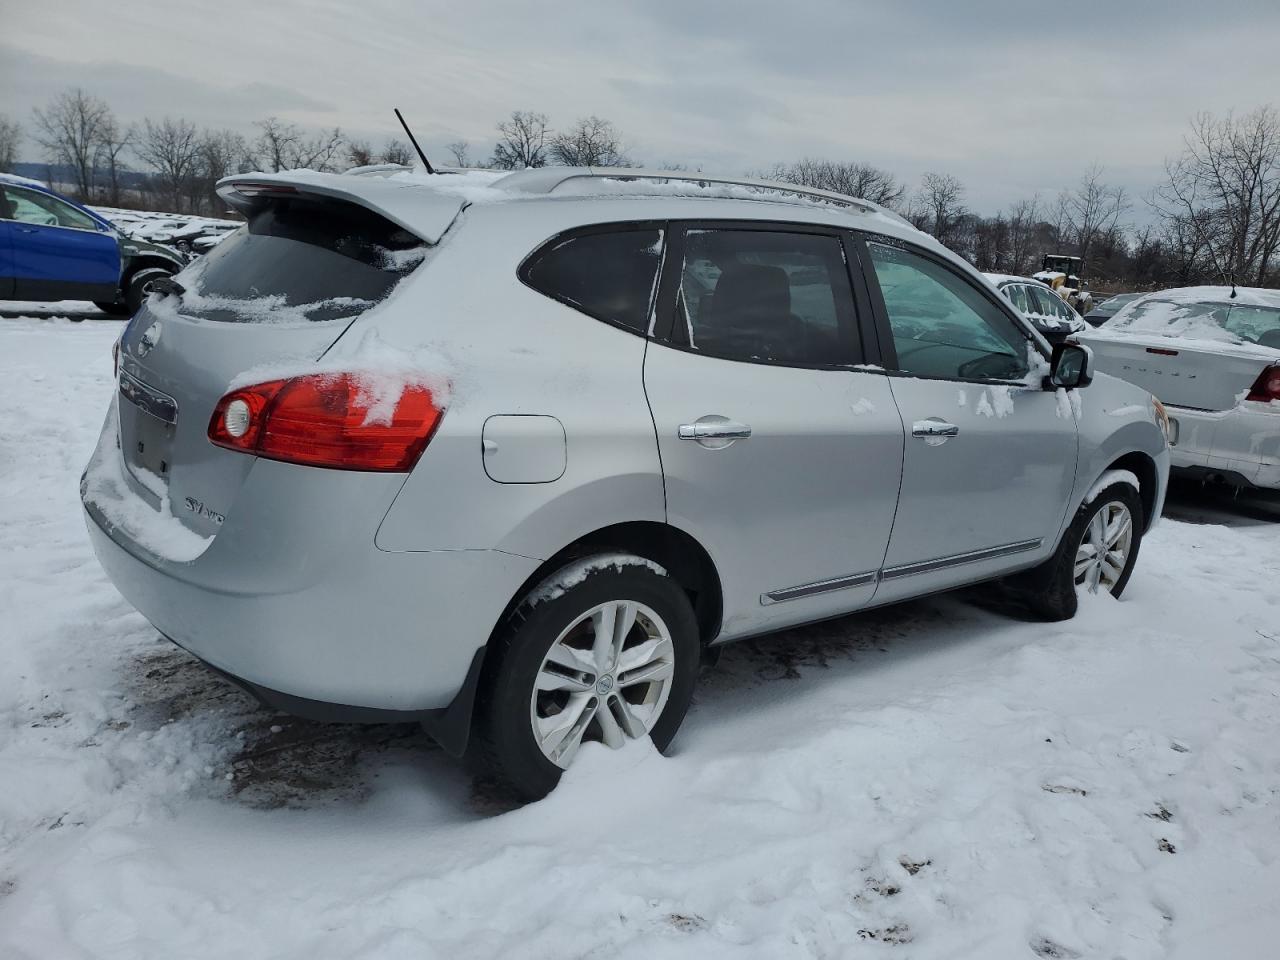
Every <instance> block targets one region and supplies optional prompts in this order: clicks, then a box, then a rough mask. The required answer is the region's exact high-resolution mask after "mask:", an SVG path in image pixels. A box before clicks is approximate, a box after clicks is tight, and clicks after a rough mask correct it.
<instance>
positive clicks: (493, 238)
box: [335, 203, 665, 559]
mask: <svg viewBox="0 0 1280 960" xmlns="http://www.w3.org/2000/svg"><path fill="white" fill-rule="evenodd" d="M575 206H576V205H574V204H565V205H564V206H563V207H560V206H558V205H551V204H545V203H544V204H539V205H538V208H537V209H536V210H531V209H530V208H528V207H525V206H523V205H521V204H503V205H494V206H489V207H485V206H477V207H473V208H470V209H469V210H467V211H466V212H464V213H463V214H462V216H461V217H460V219H459V221H458V223H456V224H455V226H454V229H453V231H452V232H451V233H450V235H449V236H448V237H446V238H445V240H444V242H443V243H442V244H441V245H440V247H439V248H438V249H436V250H435V251H434V252H433V253H432V254H431V256H430V259H429V261H428V262H427V263H426V264H425V265H424V267H423V268H422V269H420V270H419V271H418V273H417V274H415V275H414V277H413V278H412V279H411V280H410V281H409V282H407V283H406V287H405V289H404V290H403V291H402V292H401V293H398V294H397V296H396V298H395V305H394V309H392V305H391V304H390V303H388V305H387V307H388V309H386V310H384V311H379V312H377V314H376V315H375V314H369V315H367V317H366V318H365V319H363V320H361V321H359V322H358V323H357V324H356V325H355V326H354V327H353V329H352V330H351V331H350V332H349V333H348V335H347V337H346V338H344V341H358V340H359V338H360V336H361V335H362V330H361V327H362V326H366V327H367V326H369V325H370V324H372V323H374V322H376V328H377V335H378V337H379V338H380V339H382V340H384V341H387V342H388V343H391V344H394V345H397V346H403V347H406V348H409V349H415V348H426V349H428V350H432V351H435V352H437V353H438V354H439V355H440V357H441V359H442V361H443V364H444V366H445V368H446V369H447V370H448V371H449V378H450V380H451V384H452V398H451V399H450V401H449V406H448V410H447V412H446V414H445V417H444V419H443V421H442V423H441V426H440V428H439V430H438V432H437V433H436V435H435V437H434V438H433V439H432V441H431V444H430V445H429V446H428V448H427V450H426V452H425V453H424V454H423V456H422V459H421V460H420V461H419V463H418V465H417V467H416V468H415V469H414V471H413V472H412V474H410V476H409V478H408V479H407V481H406V482H405V484H404V487H403V488H402V490H401V491H400V494H399V496H398V497H397V498H396V501H395V503H394V504H393V505H392V507H391V510H390V511H389V512H388V514H387V516H386V518H385V519H384V520H383V522H382V525H381V527H380V528H379V530H378V534H377V541H376V542H377V545H378V546H379V547H380V548H381V549H383V550H390V551H418V550H467V549H497V550H502V551H505V552H508V553H514V554H517V555H520V556H525V557H532V558H535V559H546V558H547V557H549V556H551V555H553V554H555V553H556V552H558V551H559V550H560V549H562V548H563V547H564V546H566V545H568V544H569V543H571V542H573V541H574V540H576V539H578V538H579V537H581V536H584V535H585V534H587V533H590V532H592V531H594V530H597V529H599V528H601V527H604V526H608V525H610V524H614V523H619V522H624V521H637V520H643V521H656V522H661V521H663V520H664V519H665V501H664V496H663V483H662V467H661V463H660V461H659V458H658V451H657V442H656V438H655V435H654V427H653V420H652V417H651V415H650V413H649V407H648V403H647V401H646V399H645V394H644V383H643V379H642V372H643V363H644V352H645V348H646V341H645V339H644V338H643V337H641V336H638V335H636V334H633V333H630V332H628V331H625V330H620V329H618V328H616V327H612V326H610V325H608V324H606V323H603V322H601V321H598V320H595V319H593V318H591V317H588V316H586V315H585V314H582V313H580V312H578V311H576V310H574V309H573V308H571V307H567V306H565V305H564V304H561V303H558V302H556V301H554V300H552V299H550V298H549V297H546V296H543V295H542V294H540V293H538V292H536V291H534V290H532V289H530V288H529V287H527V286H525V285H524V284H523V283H522V282H521V281H520V280H519V278H518V277H517V273H516V271H517V268H518V266H519V264H520V263H521V262H522V261H523V260H524V258H525V257H526V256H527V255H528V254H529V253H530V252H531V251H532V250H534V249H535V248H536V247H538V246H539V245H540V244H541V243H542V242H543V241H545V240H547V239H548V238H550V237H551V236H554V235H555V234H558V233H560V232H561V231H562V230H565V229H569V228H570V227H572V226H576V225H578V223H579V222H581V219H582V217H581V214H580V213H575ZM619 219H625V217H619ZM634 219H646V218H645V217H635V218H634ZM343 347H344V343H343V342H340V343H339V344H338V347H337V348H335V351H336V350H338V349H341V348H343ZM504 414H508V415H509V414H535V415H540V416H544V417H554V418H556V419H557V420H558V421H559V422H560V423H561V424H562V425H563V427H564V436H565V444H566V457H565V470H564V473H563V475H562V476H560V477H559V479H556V480H554V481H552V482H546V483H498V482H495V481H494V480H492V479H490V477H489V475H488V474H487V473H486V471H485V467H484V460H483V451H482V445H481V435H482V431H483V429H484V423H485V421H486V420H487V419H488V418H489V417H492V416H495V415H504Z"/></svg>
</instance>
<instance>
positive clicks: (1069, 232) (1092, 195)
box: [1057, 163, 1129, 259]
mask: <svg viewBox="0 0 1280 960" xmlns="http://www.w3.org/2000/svg"><path fill="white" fill-rule="evenodd" d="M1102 172H1103V171H1102V167H1100V166H1099V165H1098V164H1096V163H1095V164H1094V165H1093V166H1091V167H1090V168H1089V169H1088V170H1086V171H1085V173H1084V176H1082V177H1081V178H1080V183H1079V184H1078V185H1077V186H1076V187H1075V189H1073V190H1064V191H1062V193H1061V194H1060V195H1059V197H1058V208H1057V212H1058V229H1059V233H1060V239H1061V240H1062V241H1065V242H1066V243H1069V244H1071V245H1072V246H1074V247H1075V255H1076V256H1078V257H1080V258H1081V259H1087V258H1088V256H1089V252H1090V248H1091V247H1092V246H1093V244H1094V242H1095V241H1096V240H1097V239H1098V238H1099V237H1100V236H1101V235H1102V234H1104V233H1106V232H1108V231H1110V230H1113V229H1114V228H1115V227H1116V225H1117V223H1118V221H1119V220H1120V217H1121V215H1122V214H1123V213H1124V212H1125V211H1126V210H1128V209H1129V199H1128V197H1126V196H1125V192H1124V188H1123V187H1112V186H1108V185H1107V184H1106V183H1103V181H1102Z"/></svg>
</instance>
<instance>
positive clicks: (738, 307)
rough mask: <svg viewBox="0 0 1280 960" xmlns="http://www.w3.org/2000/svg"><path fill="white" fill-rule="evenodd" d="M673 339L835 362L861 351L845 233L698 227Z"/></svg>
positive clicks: (721, 353) (734, 351)
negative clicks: (842, 239) (842, 243)
mask: <svg viewBox="0 0 1280 960" xmlns="http://www.w3.org/2000/svg"><path fill="white" fill-rule="evenodd" d="M676 309H677V313H676V324H675V329H674V330H673V340H675V342H676V343H677V344H680V345H681V346H687V347H690V348H692V349H694V350H697V351H699V352H701V353H706V354H709V355H711V356H714V357H723V358H724V359H726V360H749V361H757V362H773V363H788V364H802V365H804V366H835V365H840V364H844V363H850V362H853V360H855V359H856V356H857V354H856V347H855V344H856V342H857V340H856V331H855V330H854V324H855V317H854V312H853V292H852V289H851V288H850V286H849V275H848V270H847V269H846V267H845V263H844V253H843V250H842V249H841V246H840V240H839V239H838V238H837V237H834V236H827V235H821V234H807V233H788V232H782V231H777V232H775V231H771V230H769V231H767V230H737V229H717V230H698V229H693V230H689V231H687V232H686V233H685V240H684V262H683V264H682V265H681V273H680V290H679V294H678V297H677V304H676Z"/></svg>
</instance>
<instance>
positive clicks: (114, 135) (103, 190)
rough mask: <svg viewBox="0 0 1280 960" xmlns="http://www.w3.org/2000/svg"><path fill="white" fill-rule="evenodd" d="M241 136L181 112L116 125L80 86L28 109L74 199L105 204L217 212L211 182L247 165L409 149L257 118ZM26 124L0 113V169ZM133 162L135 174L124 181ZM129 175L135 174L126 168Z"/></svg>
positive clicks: (314, 165) (354, 158)
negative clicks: (140, 172)
mask: <svg viewBox="0 0 1280 960" xmlns="http://www.w3.org/2000/svg"><path fill="white" fill-rule="evenodd" d="M254 126H255V128H256V130H257V133H256V134H255V135H254V136H251V137H246V136H244V135H243V134H241V133H238V132H236V131H234V130H227V129H213V128H207V127H206V128H199V127H197V126H196V125H195V124H193V123H191V122H190V121H188V120H185V119H183V118H181V117H177V118H174V117H163V118H161V119H159V120H153V119H151V118H146V119H144V120H143V121H142V123H141V124H133V125H124V124H122V123H121V122H120V121H119V120H118V119H117V118H116V115H115V113H114V112H113V111H112V109H111V107H110V105H109V104H107V103H106V102H105V101H104V100H102V99H101V98H99V97H96V96H94V95H93V94H91V93H88V92H86V91H85V90H82V89H79V88H76V89H70V90H66V91H64V92H62V93H60V94H59V95H58V96H56V97H54V98H53V100H51V101H50V102H49V103H48V104H47V105H46V106H44V107H42V108H41V107H37V108H36V109H34V110H32V111H31V125H30V131H29V134H30V137H31V139H32V140H34V141H35V143H36V144H37V145H38V146H39V147H40V148H41V149H42V151H43V153H44V156H45V158H46V159H47V160H48V161H49V162H50V163H51V164H56V165H57V166H58V167H60V168H61V169H62V170H63V171H65V172H64V173H63V174H62V178H63V179H65V180H66V181H67V182H66V183H64V184H63V186H64V187H66V188H67V189H68V190H69V192H71V193H72V194H73V195H74V196H75V197H76V198H77V199H80V200H85V201H91V202H95V203H102V204H108V205H111V206H121V205H129V206H161V207H163V209H166V210H169V211H171V212H174V213H216V212H218V211H220V210H222V209H223V207H222V205H221V204H219V202H218V199H217V197H216V195H215V194H214V190H213V187H214V184H215V183H217V181H218V180H220V179H221V178H222V177H225V176H227V175H229V174H232V173H239V172H245V171H249V170H270V171H278V170H292V169H298V168H308V169H313V170H345V169H348V168H350V167H353V166H361V165H365V164H369V163H385V162H390V163H407V162H408V160H409V148H408V147H407V146H406V145H405V144H403V143H401V142H400V141H398V140H388V141H387V143H386V144H385V145H384V147H383V148H382V150H381V151H378V150H375V149H374V148H372V147H370V145H369V144H368V143H367V142H365V141H359V140H350V139H348V138H347V137H346V136H345V135H344V134H343V133H342V131H341V130H340V129H338V128H336V127H335V128H333V129H332V130H327V131H321V132H320V133H309V132H308V131H306V130H304V129H303V128H301V127H300V126H298V125H297V124H295V123H291V122H289V121H286V120H281V119H280V118H278V117H267V118H265V119H263V120H259V121H257V122H256V123H255V124H254ZM25 132H26V131H23V129H22V128H21V126H20V125H19V124H18V123H17V122H16V121H13V120H10V119H8V118H6V117H0V170H8V169H11V168H12V166H13V164H14V163H15V162H16V161H17V155H18V147H19V144H20V142H21V140H22V138H23V135H24V133H25ZM133 162H140V163H141V165H142V167H143V168H144V171H145V176H143V177H136V176H135V177H132V178H128V179H131V181H132V182H133V183H134V184H135V186H133V187H132V188H126V186H125V181H126V179H127V178H126V174H128V173H129V172H131V171H133V167H132V163H133ZM134 172H136V171H134Z"/></svg>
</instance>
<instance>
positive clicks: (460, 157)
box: [444, 140, 471, 167]
mask: <svg viewBox="0 0 1280 960" xmlns="http://www.w3.org/2000/svg"><path fill="white" fill-rule="evenodd" d="M444 148H445V149H446V150H448V151H449V155H450V156H451V157H453V165H454V166H455V167H469V166H471V145H470V144H469V143H467V141H465V140H455V141H453V143H447V144H445V147H444Z"/></svg>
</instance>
